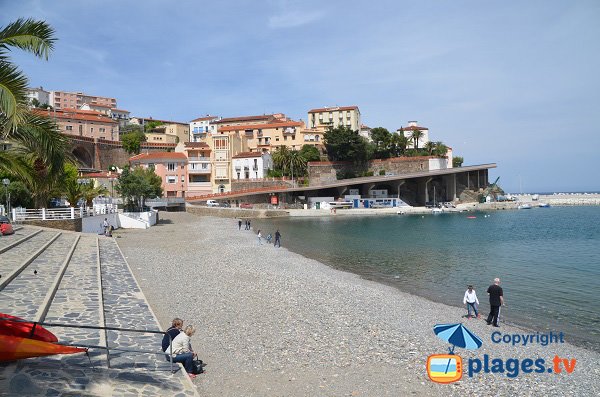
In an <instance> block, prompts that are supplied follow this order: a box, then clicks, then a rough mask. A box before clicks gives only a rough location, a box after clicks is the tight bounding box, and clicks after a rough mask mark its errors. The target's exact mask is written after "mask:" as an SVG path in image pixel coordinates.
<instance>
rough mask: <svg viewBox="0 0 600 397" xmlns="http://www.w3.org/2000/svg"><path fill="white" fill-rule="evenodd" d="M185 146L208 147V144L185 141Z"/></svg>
mask: <svg viewBox="0 0 600 397" xmlns="http://www.w3.org/2000/svg"><path fill="white" fill-rule="evenodd" d="M185 147H191V148H202V149H210V146H208V144H207V143H205V142H185Z"/></svg>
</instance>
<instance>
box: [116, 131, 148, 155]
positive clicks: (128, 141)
mask: <svg viewBox="0 0 600 397" xmlns="http://www.w3.org/2000/svg"><path fill="white" fill-rule="evenodd" d="M142 142H146V135H145V134H144V133H143V132H142V131H141V130H137V131H132V132H128V133H126V134H123V135H122V136H121V144H122V145H123V149H125V151H127V153H129V154H139V153H140V150H141V148H142Z"/></svg>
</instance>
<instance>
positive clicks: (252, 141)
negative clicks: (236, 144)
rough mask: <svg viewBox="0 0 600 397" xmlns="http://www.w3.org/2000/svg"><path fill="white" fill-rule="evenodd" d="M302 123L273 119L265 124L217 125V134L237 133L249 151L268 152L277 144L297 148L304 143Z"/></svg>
mask: <svg viewBox="0 0 600 397" xmlns="http://www.w3.org/2000/svg"><path fill="white" fill-rule="evenodd" d="M303 129H304V123H303V122H299V121H279V120H274V121H271V122H270V123H265V124H236V125H230V126H222V127H219V134H232V133H233V134H238V135H239V136H241V137H242V138H243V139H245V140H246V141H247V146H248V150H249V151H251V152H270V151H272V150H274V149H275V148H277V147H278V146H287V147H289V148H290V149H296V150H299V149H300V148H302V145H303V144H304V139H303V135H302V134H301V131H302V130H303Z"/></svg>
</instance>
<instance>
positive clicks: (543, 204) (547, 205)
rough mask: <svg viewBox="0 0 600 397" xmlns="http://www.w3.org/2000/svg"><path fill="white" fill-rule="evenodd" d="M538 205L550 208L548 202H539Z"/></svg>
mask: <svg viewBox="0 0 600 397" xmlns="http://www.w3.org/2000/svg"><path fill="white" fill-rule="evenodd" d="M538 207H540V208H550V204H548V203H539V204H538Z"/></svg>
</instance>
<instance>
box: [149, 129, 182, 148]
mask: <svg viewBox="0 0 600 397" xmlns="http://www.w3.org/2000/svg"><path fill="white" fill-rule="evenodd" d="M144 134H145V135H146V142H152V143H174V144H177V143H178V141H177V136H175V135H167V134H166V133H165V129H164V128H153V129H151V130H150V131H148V132H146V133H144Z"/></svg>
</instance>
